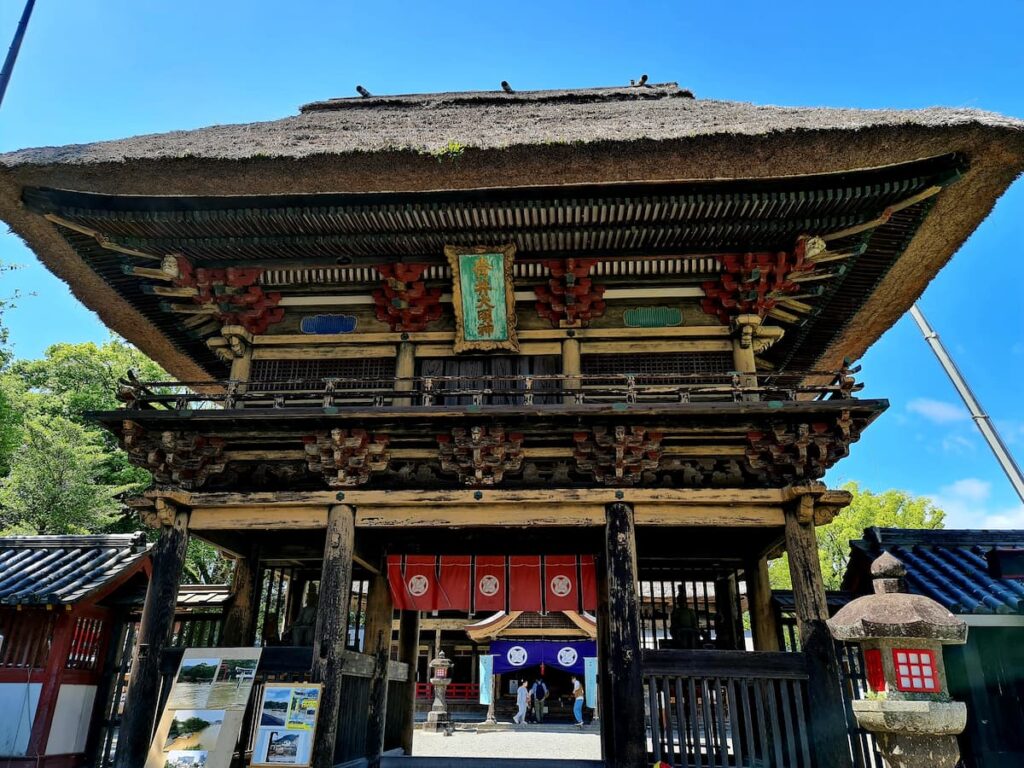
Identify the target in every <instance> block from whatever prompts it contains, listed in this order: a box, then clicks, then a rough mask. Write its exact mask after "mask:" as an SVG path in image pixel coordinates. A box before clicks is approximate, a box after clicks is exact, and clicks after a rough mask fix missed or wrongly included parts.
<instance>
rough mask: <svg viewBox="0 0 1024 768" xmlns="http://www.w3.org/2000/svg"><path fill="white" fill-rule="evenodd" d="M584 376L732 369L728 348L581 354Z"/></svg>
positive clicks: (719, 372) (723, 371)
mask: <svg viewBox="0 0 1024 768" xmlns="http://www.w3.org/2000/svg"><path fill="white" fill-rule="evenodd" d="M580 363H581V366H582V372H583V375H584V376H605V375H617V374H635V375H638V376H641V377H642V376H644V375H645V374H647V375H656V376H663V375H672V374H677V375H680V376H690V375H693V374H708V375H713V376H717V375H725V374H728V373H729V372H731V371H732V370H733V368H734V367H735V366H734V365H733V360H732V353H730V352H669V353H664V354H633V355H583V356H582V358H581V360H580Z"/></svg>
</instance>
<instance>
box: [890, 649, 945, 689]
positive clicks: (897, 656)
mask: <svg viewBox="0 0 1024 768" xmlns="http://www.w3.org/2000/svg"><path fill="white" fill-rule="evenodd" d="M892 660H893V666H894V667H895V669H896V689H897V690H900V691H908V692H910V693H938V692H939V672H938V669H936V667H935V653H934V652H933V651H924V650H912V649H909V648H907V649H902V648H894V649H893V652H892Z"/></svg>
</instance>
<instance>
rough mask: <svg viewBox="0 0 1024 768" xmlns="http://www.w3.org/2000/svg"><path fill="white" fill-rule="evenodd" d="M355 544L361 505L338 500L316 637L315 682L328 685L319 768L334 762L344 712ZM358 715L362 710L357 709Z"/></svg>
mask: <svg viewBox="0 0 1024 768" xmlns="http://www.w3.org/2000/svg"><path fill="white" fill-rule="evenodd" d="M354 545H355V509H354V508H353V507H350V506H348V505H347V504H338V505H335V506H333V507H331V508H330V510H328V513H327V538H326V541H325V543H324V561H323V569H322V571H321V574H320V603H319V605H318V607H317V612H316V632H315V634H314V638H313V668H312V670H311V676H312V681H313V682H314V683H322V684H323V692H322V695H321V699H320V717H319V720H318V723H317V734H316V739H315V741H314V743H313V755H312V758H313V759H312V762H311V765H312V767H313V768H331V766H333V765H334V750H335V740H336V737H337V734H338V713H339V711H340V709H341V684H342V679H341V676H342V666H343V665H344V653H345V636H346V634H347V633H348V612H349V603H350V602H351V596H352V553H353V548H354ZM351 715H352V716H353V717H354V716H356V713H354V712H353V713H351Z"/></svg>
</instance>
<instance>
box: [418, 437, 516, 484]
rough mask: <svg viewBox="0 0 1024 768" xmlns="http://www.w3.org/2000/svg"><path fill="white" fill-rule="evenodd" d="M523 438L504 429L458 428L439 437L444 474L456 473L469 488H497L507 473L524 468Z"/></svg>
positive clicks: (439, 453) (438, 445)
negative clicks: (491, 486) (478, 486)
mask: <svg viewBox="0 0 1024 768" xmlns="http://www.w3.org/2000/svg"><path fill="white" fill-rule="evenodd" d="M522 445H523V436H522V435H521V434H519V433H517V432H506V431H505V429H504V427H502V426H500V425H498V426H493V427H470V428H469V429H465V428H463V427H455V428H453V429H452V431H451V433H450V434H447V435H438V436H437V448H438V455H439V458H440V461H441V471H443V472H448V473H454V474H457V475H458V476H459V480H460V481H461V482H462V483H464V484H466V485H497V484H498V483H500V482H501V480H502V478H503V477H504V476H505V473H506V472H516V471H518V470H519V468H520V467H521V466H522V463H523V454H522Z"/></svg>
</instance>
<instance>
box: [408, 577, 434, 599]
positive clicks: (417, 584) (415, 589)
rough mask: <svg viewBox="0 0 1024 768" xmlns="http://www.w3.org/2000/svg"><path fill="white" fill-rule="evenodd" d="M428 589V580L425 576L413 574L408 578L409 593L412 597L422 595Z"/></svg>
mask: <svg viewBox="0 0 1024 768" xmlns="http://www.w3.org/2000/svg"><path fill="white" fill-rule="evenodd" d="M428 589H430V581H429V580H428V579H427V577H426V576H420V575H417V576H413V577H412V578H411V579H409V594H410V595H413V596H414V597H422V596H423V595H425V594H427V590H428Z"/></svg>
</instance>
